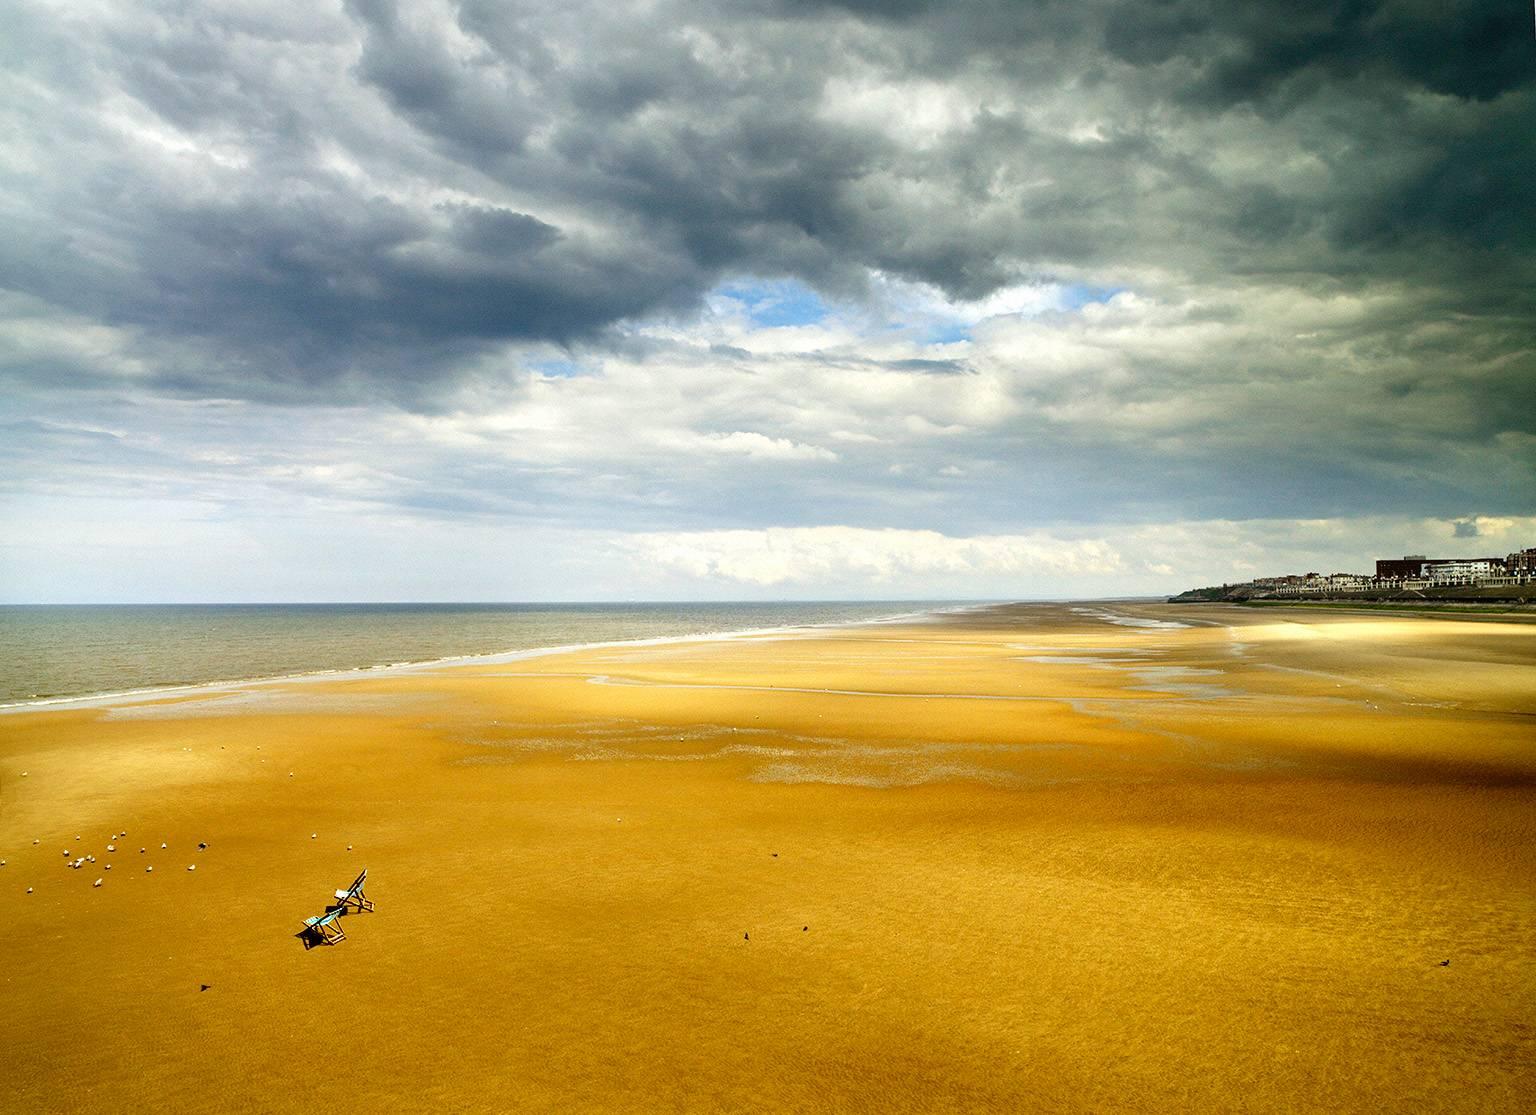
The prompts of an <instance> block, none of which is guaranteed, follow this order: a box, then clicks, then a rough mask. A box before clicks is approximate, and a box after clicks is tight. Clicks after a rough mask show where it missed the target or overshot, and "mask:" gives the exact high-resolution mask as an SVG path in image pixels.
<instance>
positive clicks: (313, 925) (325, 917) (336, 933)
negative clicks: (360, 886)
mask: <svg viewBox="0 0 1536 1115" xmlns="http://www.w3.org/2000/svg"><path fill="white" fill-rule="evenodd" d="M341 915H342V910H341V908H340V907H338V908H337V909H334V910H332V911H331V912H330V913H328V914H316V915H315V916H314V917H312V918H305V919H304V933H305V934H307V935H308V936H309V937H310V939H311V940H313V941H314V942H315V943H316V944H320V945H335V944H340V943H341V942H342V941H345V940H346V939H347V935H346V933H345V932H343V931H342V928H341Z"/></svg>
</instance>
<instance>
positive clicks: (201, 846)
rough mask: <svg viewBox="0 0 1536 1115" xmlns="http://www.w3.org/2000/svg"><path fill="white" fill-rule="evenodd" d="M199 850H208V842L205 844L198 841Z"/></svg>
mask: <svg viewBox="0 0 1536 1115" xmlns="http://www.w3.org/2000/svg"><path fill="white" fill-rule="evenodd" d="M197 850H198V851H199V852H204V851H207V850H208V845H207V844H204V843H202V842H201V841H199V842H198V845H197Z"/></svg>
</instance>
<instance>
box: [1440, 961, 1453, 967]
mask: <svg viewBox="0 0 1536 1115" xmlns="http://www.w3.org/2000/svg"><path fill="white" fill-rule="evenodd" d="M1450 966H1451V962H1450V961H1449V960H1442V961H1440V967H1442V968H1449V967H1450Z"/></svg>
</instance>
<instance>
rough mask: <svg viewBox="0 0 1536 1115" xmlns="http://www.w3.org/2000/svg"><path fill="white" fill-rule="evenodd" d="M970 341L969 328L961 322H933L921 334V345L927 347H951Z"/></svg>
mask: <svg viewBox="0 0 1536 1115" xmlns="http://www.w3.org/2000/svg"><path fill="white" fill-rule="evenodd" d="M970 339H971V327H970V325H969V324H967V323H965V322H962V321H941V322H935V323H934V324H933V325H931V326H930V327H929V328H928V329H926V330H924V332H923V343H924V344H929V345H952V344H955V343H956V342H958V341H968V340H970Z"/></svg>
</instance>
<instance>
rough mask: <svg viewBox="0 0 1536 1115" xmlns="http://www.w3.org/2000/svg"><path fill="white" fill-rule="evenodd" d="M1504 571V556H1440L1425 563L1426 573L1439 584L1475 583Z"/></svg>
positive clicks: (1432, 580)
mask: <svg viewBox="0 0 1536 1115" xmlns="http://www.w3.org/2000/svg"><path fill="white" fill-rule="evenodd" d="M1502 572H1504V559H1503V558H1438V559H1436V560H1434V561H1426V562H1425V563H1424V575H1425V576H1426V577H1428V578H1429V579H1430V581H1431V582H1432V583H1433V584H1437V585H1475V584H1477V582H1478V581H1480V580H1482V579H1483V578H1484V577H1492V576H1493V575H1494V574H1496V573H1502Z"/></svg>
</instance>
